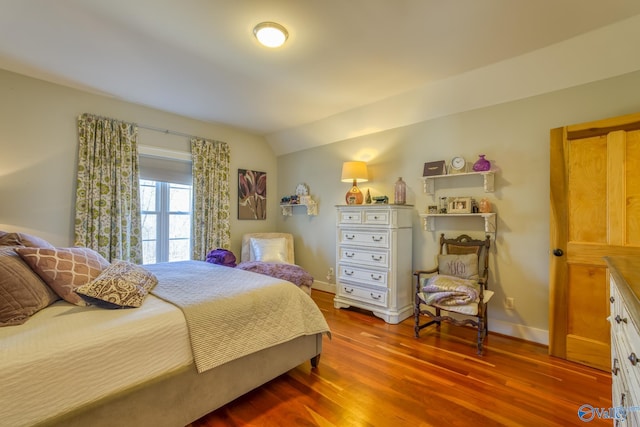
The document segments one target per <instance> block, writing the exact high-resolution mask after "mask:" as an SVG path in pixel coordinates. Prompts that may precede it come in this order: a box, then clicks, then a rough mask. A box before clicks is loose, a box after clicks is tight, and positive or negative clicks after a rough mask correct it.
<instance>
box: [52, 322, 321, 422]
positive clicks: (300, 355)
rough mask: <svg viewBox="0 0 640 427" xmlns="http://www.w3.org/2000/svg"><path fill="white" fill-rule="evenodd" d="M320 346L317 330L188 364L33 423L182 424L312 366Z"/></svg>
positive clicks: (314, 365)
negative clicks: (205, 363)
mask: <svg viewBox="0 0 640 427" xmlns="http://www.w3.org/2000/svg"><path fill="white" fill-rule="evenodd" d="M321 351H322V334H317V335H307V336H302V337H299V338H296V339H293V340H291V341H288V342H285V343H283V344H280V345H277V346H274V347H270V348H267V349H264V350H262V351H259V352H257V353H253V354H249V355H247V356H245V357H242V358H240V359H236V360H233V361H231V362H228V363H226V364H224V365H221V366H218V367H216V368H214V369H211V370H209V371H205V372H203V373H201V374H198V373H197V371H196V367H195V365H190V366H188V367H185V368H182V369H179V370H177V371H174V372H172V373H170V374H167V375H164V376H162V377H159V378H156V379H154V380H152V381H149V382H146V383H144V384H141V385H138V386H136V387H133V388H131V389H129V390H127V391H124V392H122V393H119V394H117V395H115V396H111V397H108V398H105V399H103V400H100V401H98V402H95V403H93V404H90V405H87V406H85V407H82V408H80V409H78V410H75V411H73V412H71V413H68V414H64V415H62V416H58V417H55V418H53V419H50V420H47V421H45V422H44V423H42V424H39V425H43V426H58V425H64V426H65V427H67V426H68V427H75V426H78V427H80V426H82V427H84V426H88V425H90V426H92V427H101V426H105V427H111V426H113V425H118V426H132V427H134V426H135V427H139V426H141V425H153V426H154V427H164V426H167V427H184V426H186V425H188V424H190V423H191V422H193V421H195V420H197V419H199V418H201V417H203V416H204V415H206V414H208V413H210V412H212V411H214V410H216V409H217V408H220V407H221V406H224V405H225V404H227V403H229V402H231V401H232V400H234V399H235V398H237V397H239V396H242V395H243V394H245V393H247V392H249V391H251V390H253V389H255V388H256V387H259V386H261V385H262V384H265V383H266V382H268V381H270V380H272V379H273V378H276V377H277V376H279V375H282V374H283V373H285V372H287V371H289V370H291V369H293V368H295V367H296V366H299V365H300V364H302V363H304V362H305V361H307V360H310V361H311V366H312V367H314V368H315V367H317V365H318V363H319V359H320V353H321Z"/></svg>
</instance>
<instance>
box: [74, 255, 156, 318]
mask: <svg viewBox="0 0 640 427" xmlns="http://www.w3.org/2000/svg"><path fill="white" fill-rule="evenodd" d="M157 284H158V279H157V278H156V276H154V275H153V273H151V272H150V271H147V270H145V269H144V268H143V267H141V266H139V265H136V264H132V263H130V262H127V261H116V262H114V263H113V264H111V265H110V266H109V267H107V268H105V269H104V271H103V272H102V273H100V275H99V276H98V277H97V278H95V279H94V280H92V281H91V282H89V283H87V284H85V285H82V286H80V287H78V288H76V290H75V291H76V293H77V294H78V295H79V296H80V297H81V298H82V299H84V300H85V301H86V302H87V303H89V304H90V305H96V306H98V307H102V308H135V307H140V306H141V305H142V302H143V301H144V299H145V298H146V297H147V295H148V294H149V291H151V289H153V287H154V286H155V285H157Z"/></svg>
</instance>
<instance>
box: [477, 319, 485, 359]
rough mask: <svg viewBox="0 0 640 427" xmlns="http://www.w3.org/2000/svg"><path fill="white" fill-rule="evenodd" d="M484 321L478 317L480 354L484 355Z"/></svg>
mask: <svg viewBox="0 0 640 427" xmlns="http://www.w3.org/2000/svg"><path fill="white" fill-rule="evenodd" d="M484 333H485V329H484V321H483V318H482V317H478V343H477V346H478V354H480V355H481V354H482V342H483V341H484Z"/></svg>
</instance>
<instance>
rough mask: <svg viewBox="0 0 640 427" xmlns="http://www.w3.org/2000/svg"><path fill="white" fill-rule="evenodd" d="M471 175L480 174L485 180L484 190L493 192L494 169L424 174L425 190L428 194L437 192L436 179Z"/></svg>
mask: <svg viewBox="0 0 640 427" xmlns="http://www.w3.org/2000/svg"><path fill="white" fill-rule="evenodd" d="M469 175H480V176H482V178H483V181H484V191H485V193H493V191H494V177H495V172H494V171H486V172H464V173H455V174H449V175H433V176H423V177H422V179H423V180H424V192H425V193H426V194H435V192H436V185H435V183H436V180H438V179H443V178H452V177H456V176H469Z"/></svg>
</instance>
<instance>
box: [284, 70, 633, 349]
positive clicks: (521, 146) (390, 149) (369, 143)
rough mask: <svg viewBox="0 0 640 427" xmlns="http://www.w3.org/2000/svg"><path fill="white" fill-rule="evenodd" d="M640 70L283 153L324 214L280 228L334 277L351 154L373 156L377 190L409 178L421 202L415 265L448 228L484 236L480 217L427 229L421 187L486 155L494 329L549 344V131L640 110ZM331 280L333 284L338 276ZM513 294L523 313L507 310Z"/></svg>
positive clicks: (291, 181) (475, 191)
mask: <svg viewBox="0 0 640 427" xmlns="http://www.w3.org/2000/svg"><path fill="white" fill-rule="evenodd" d="M638 88H640V72H636V73H632V74H627V75H624V76H621V77H617V78H612V79H608V80H603V81H600V82H596V83H593V84H588V85H584V86H579V87H575V88H571V89H567V90H562V91H558V92H553V93H549V94H545V95H541V96H536V97H532V98H528V99H524V100H521V101H517V102H509V103H505V104H501V105H496V106H493V107H488V108H482V109H478V110H474V111H469V112H465V113H461V114H455V115H452V116H448V117H443V118H438V119H434V120H429V121H425V122H422V123H419V124H415V125H411V126H407V127H403V128H398V129H393V130H389V131H385V132H381V133H377V134H372V135H369V136H365V137H359V138H354V139H349V140H345V141H342V142H338V143H335V144H331V145H327V146H323V147H319V148H315V149H310V150H306V151H301V152H297V153H292V154H289V155H285V156H281V157H279V158H278V170H279V171H280V172H279V178H278V179H279V181H278V189H279V190H280V193H281V194H286V193H287V192H289V193H290V192H293V190H294V189H295V185H296V184H297V183H298V182H305V183H307V184H308V185H309V187H310V192H311V194H312V195H313V196H314V197H315V198H317V200H318V202H319V215H318V216H317V217H307V216H306V215H305V214H304V211H303V210H301V209H300V208H298V210H296V211H295V214H294V216H292V217H288V218H279V222H278V228H279V230H280V231H290V232H292V233H294V234H295V235H296V236H297V237H296V239H297V240H296V245H297V246H296V248H297V251H296V252H297V253H296V256H297V261H298V263H299V264H301V265H302V266H304V267H305V268H306V269H308V270H309V271H310V272H311V273H312V274H313V275H314V277H315V278H316V280H321V281H326V279H325V276H326V274H327V270H328V268H329V267H334V265H335V247H334V245H335V231H334V230H335V212H334V211H335V209H334V205H336V204H341V203H344V193H345V192H346V191H347V190H348V188H349V184H344V183H341V182H340V170H341V165H342V162H343V161H345V160H354V159H357V160H366V161H367V162H368V165H369V170H370V175H371V180H370V181H369V182H367V183H364V184H363V185H362V186H361V187H362V188H363V190H366V188H369V189H370V190H371V194H372V195H374V196H375V195H388V196H389V197H390V199H391V200H393V183H394V182H395V180H396V179H397V178H398V177H399V176H402V177H403V179H404V180H405V181H406V182H407V185H408V191H407V201H408V203H410V204H413V205H415V215H414V228H413V253H412V254H409V253H408V254H403V255H404V256H411V257H412V258H413V267H414V268H423V267H430V266H432V265H433V263H434V262H435V254H436V251H437V245H436V244H435V242H436V241H437V238H438V236H439V233H440V232H445V233H447V234H456V235H457V234H458V233H461V232H464V233H467V234H470V235H472V236H476V237H482V236H483V232H482V229H481V222H480V220H479V219H478V218H469V219H457V220H454V219H449V218H445V219H444V220H439V221H438V223H437V226H438V230H437V231H436V232H435V233H432V232H427V231H424V230H423V228H422V224H421V222H420V219H419V217H418V213H419V212H424V210H425V208H426V206H427V205H429V204H436V203H435V201H434V199H432V198H431V196H427V195H425V194H424V193H423V192H422V182H423V181H422V179H421V176H422V168H423V164H424V162H427V161H433V160H442V159H447V160H448V159H450V158H451V157H453V156H454V155H462V156H463V157H465V158H466V159H467V160H468V161H471V162H473V161H475V160H476V159H477V157H478V154H486V155H487V158H488V159H489V160H491V161H492V163H493V165H494V166H495V167H496V168H497V169H498V170H499V172H498V173H497V176H496V191H495V193H493V194H489V195H488V196H487V197H488V198H489V199H491V200H492V202H493V205H494V211H495V212H497V213H498V232H497V239H496V241H495V244H494V245H493V248H492V261H491V275H492V283H491V287H492V289H494V290H495V291H496V292H497V294H496V296H495V297H494V298H495V299H494V300H493V301H492V302H491V303H490V308H489V318H490V320H489V328H490V329H491V330H494V331H499V332H502V333H506V334H509V335H513V336H519V337H523V338H526V339H530V340H534V341H538V342H544V343H546V342H547V330H548V305H549V301H548V292H549V289H548V276H549V272H548V268H549V130H550V129H551V128H555V127H560V126H563V125H566V124H573V123H580V122H585V121H590V120H594V119H599V118H605V117H611V116H618V115H623V114H628V113H632V112H637V111H640V98H638V96H637V92H638ZM437 188H438V194H442V195H447V196H455V195H460V196H473V197H476V198H481V197H484V196H485V194H484V193H483V192H482V189H481V180H480V179H479V178H478V177H459V178H454V179H449V180H447V181H442V182H438V183H437ZM330 282H332V283H335V279H334V278H331V280H330ZM506 296H509V297H513V298H515V310H512V311H508V310H505V309H504V306H503V300H504V298H505V297H506Z"/></svg>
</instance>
